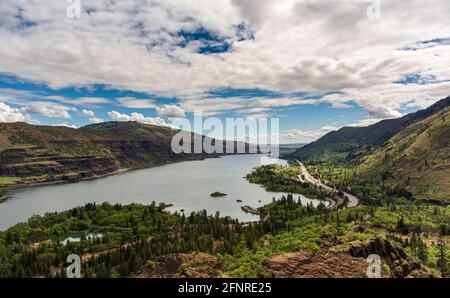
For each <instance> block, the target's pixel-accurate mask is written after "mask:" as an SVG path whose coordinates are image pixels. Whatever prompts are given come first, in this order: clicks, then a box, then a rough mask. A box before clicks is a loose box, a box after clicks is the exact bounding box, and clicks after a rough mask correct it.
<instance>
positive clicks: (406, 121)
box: [289, 97, 450, 163]
mask: <svg viewBox="0 0 450 298" xmlns="http://www.w3.org/2000/svg"><path fill="white" fill-rule="evenodd" d="M449 106H450V97H447V98H445V99H442V100H440V101H438V102H436V103H435V104H434V105H432V106H430V107H429V108H427V109H424V110H420V111H417V112H416V113H412V114H408V115H406V116H404V117H401V118H396V119H387V120H383V121H380V122H378V123H375V124H373V125H370V126H366V127H343V128H341V129H339V130H338V131H333V132H330V133H328V134H326V135H325V136H323V137H322V138H320V139H318V140H317V141H315V142H313V143H311V144H308V145H306V146H304V147H303V148H300V149H298V150H296V151H295V152H294V153H292V154H289V156H290V157H292V158H298V159H301V160H303V161H310V162H334V163H335V162H348V161H353V162H358V161H359V160H360V157H363V156H364V155H366V154H368V153H370V152H371V151H372V149H373V148H376V147H378V146H382V145H384V143H385V142H387V141H388V140H389V139H390V138H391V137H392V136H394V135H395V134H397V133H399V132H401V131H402V130H403V129H405V128H406V127H408V126H410V125H412V124H414V123H417V122H419V121H422V120H424V119H426V118H427V117H431V116H433V115H435V114H436V113H439V112H440V111H442V110H444V109H445V108H447V107H449Z"/></svg>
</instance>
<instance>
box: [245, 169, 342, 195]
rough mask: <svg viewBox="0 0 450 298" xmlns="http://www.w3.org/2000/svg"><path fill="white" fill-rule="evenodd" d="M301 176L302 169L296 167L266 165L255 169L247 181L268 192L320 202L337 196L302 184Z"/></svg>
mask: <svg viewBox="0 0 450 298" xmlns="http://www.w3.org/2000/svg"><path fill="white" fill-rule="evenodd" d="M299 175H300V168H299V167H298V166H296V165H290V166H279V165H264V166H261V167H257V168H256V169H254V170H253V171H252V172H251V173H250V174H248V175H247V179H248V181H250V182H251V183H257V184H261V185H262V186H264V188H265V189H266V190H267V191H273V192H288V193H296V194H302V195H305V196H306V197H308V198H312V199H318V200H324V199H325V198H327V197H328V198H330V197H334V196H335V195H336V194H330V193H328V192H326V191H325V190H323V189H321V188H320V187H319V188H317V187H315V186H313V185H311V184H310V183H308V182H300V181H299V179H298V177H299Z"/></svg>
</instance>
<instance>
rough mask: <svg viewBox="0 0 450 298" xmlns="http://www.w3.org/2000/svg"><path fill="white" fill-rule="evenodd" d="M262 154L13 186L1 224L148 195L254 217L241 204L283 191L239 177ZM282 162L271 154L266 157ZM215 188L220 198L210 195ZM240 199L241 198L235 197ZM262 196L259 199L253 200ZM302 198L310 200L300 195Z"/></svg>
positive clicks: (1, 209) (180, 205)
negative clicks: (68, 181) (272, 190)
mask: <svg viewBox="0 0 450 298" xmlns="http://www.w3.org/2000/svg"><path fill="white" fill-rule="evenodd" d="M261 158H263V161H264V163H267V158H266V157H263V156H261V155H234V156H225V157H221V158H212V159H206V160H202V161H187V162H180V163H175V164H170V165H166V166H161V167H155V168H150V169H143V170H137V171H131V172H128V173H123V174H119V175H115V176H110V177H106V178H102V179H98V180H91V181H83V182H80V183H76V184H61V185H50V186H41V187H34V188H28V189H22V190H17V191H15V192H13V193H11V194H10V196H11V199H10V200H8V201H7V202H5V203H2V204H0V230H5V229H6V228H8V227H10V226H12V225H14V224H16V223H18V222H23V221H26V220H27V219H28V218H29V217H30V216H31V215H33V214H40V215H42V214H44V213H46V212H50V211H64V210H67V209H70V208H73V207H76V206H81V205H84V204H86V203H89V202H96V203H101V202H105V201H107V202H110V203H122V204H127V203H132V202H135V203H142V204H150V203H151V202H152V201H156V202H164V203H170V204H174V206H173V207H171V208H169V210H172V211H175V210H181V209H184V210H185V213H186V214H188V213H190V212H191V211H198V210H202V209H206V210H207V211H208V213H210V214H213V213H215V212H216V211H219V212H220V213H221V214H222V215H229V216H231V217H233V218H239V219H240V220H243V221H250V220H255V219H258V217H257V216H254V215H250V214H246V213H245V212H243V211H242V210H241V206H243V205H249V206H252V207H259V206H262V205H264V204H266V203H268V202H270V201H271V200H272V198H273V197H276V198H279V197H281V196H282V195H283V194H281V193H270V192H266V191H265V190H264V189H263V188H262V187H260V186H259V185H256V184H251V183H249V182H248V181H247V180H246V179H245V178H244V177H245V176H246V175H247V174H248V173H250V172H251V170H252V169H253V168H254V167H255V166H258V165H260V164H261ZM275 162H277V163H285V162H284V161H280V160H278V161H277V160H270V163H275ZM215 191H220V192H223V193H226V194H228V196H226V197H224V198H211V197H210V194H211V193H213V192H215ZM238 199H240V200H242V203H238V202H236V200H238ZM258 201H261V202H258ZM302 201H303V202H305V203H307V202H313V204H314V205H317V204H318V203H319V202H318V201H317V200H309V199H307V198H304V197H302Z"/></svg>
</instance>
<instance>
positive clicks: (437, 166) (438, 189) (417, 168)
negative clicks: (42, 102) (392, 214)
mask: <svg viewBox="0 0 450 298" xmlns="http://www.w3.org/2000/svg"><path fill="white" fill-rule="evenodd" d="M449 144H450V107H447V108H445V109H444V110H442V111H440V112H438V113H436V114H434V115H432V116H431V117H428V118H426V119H424V120H422V121H419V122H417V123H414V124H412V125H410V126H408V127H407V128H405V129H403V130H402V131H401V132H399V133H397V134H396V135H395V136H393V137H392V138H391V139H390V140H389V141H388V142H387V143H386V144H385V145H384V146H383V147H381V148H379V149H377V150H376V151H375V152H373V153H372V154H370V155H368V156H367V157H366V158H365V160H364V162H363V163H362V164H361V165H360V166H359V169H360V173H361V175H362V176H363V177H366V178H367V179H370V180H374V181H382V182H383V183H386V184H387V185H391V186H400V187H403V188H406V189H407V190H408V191H410V192H412V193H413V194H414V196H415V197H416V198H419V199H444V200H450V147H449Z"/></svg>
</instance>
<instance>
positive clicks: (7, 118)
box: [0, 102, 33, 122]
mask: <svg viewBox="0 0 450 298" xmlns="http://www.w3.org/2000/svg"><path fill="white" fill-rule="evenodd" d="M0 122H33V121H32V119H31V118H30V117H29V116H27V115H26V114H24V113H23V111H22V110H20V109H15V108H11V107H10V106H8V105H6V104H4V103H2V102H0Z"/></svg>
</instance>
